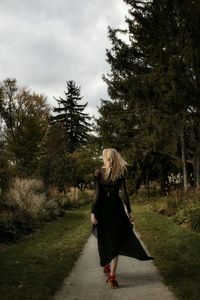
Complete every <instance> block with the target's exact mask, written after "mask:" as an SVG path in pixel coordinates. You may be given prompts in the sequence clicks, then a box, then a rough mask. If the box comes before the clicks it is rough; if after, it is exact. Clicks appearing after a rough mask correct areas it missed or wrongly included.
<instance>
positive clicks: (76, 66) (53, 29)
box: [0, 0, 127, 114]
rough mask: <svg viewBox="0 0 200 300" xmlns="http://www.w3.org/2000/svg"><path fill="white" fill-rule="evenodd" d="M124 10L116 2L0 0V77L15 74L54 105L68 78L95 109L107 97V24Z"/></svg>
mask: <svg viewBox="0 0 200 300" xmlns="http://www.w3.org/2000/svg"><path fill="white" fill-rule="evenodd" d="M125 14H127V7H126V6H125V4H123V1H122V0H109V1H108V0H88V1H86V0H76V1H69V0H48V1H47V0H6V1H5V0H4V1H3V0H1V1H0V28H1V29H0V40H1V48H0V50H1V51H0V65H1V69H0V77H1V78H0V80H3V79H5V78H7V77H15V78H16V79H17V80H18V82H19V84H20V85H23V86H27V87H29V88H31V89H32V90H35V91H36V92H39V93H43V94H45V95H47V96H48V100H49V102H50V103H51V104H52V105H54V104H55V101H54V100H53V96H55V97H58V96H62V95H63V91H64V90H65V83H66V80H69V79H73V80H75V81H76V83H77V84H78V85H79V86H81V94H82V96H84V98H83V99H84V101H85V102H86V101H87V102H88V112H90V113H92V114H94V113H96V111H97V109H96V107H97V106H98V105H99V104H100V101H99V100H100V98H108V95H107V91H106V90H107V88H106V85H105V83H104V82H103V81H102V74H103V73H104V74H106V73H107V72H109V66H108V64H107V63H106V55H105V49H106V48H110V42H109V40H108V38H107V26H108V25H110V26H112V27H119V26H121V25H123V24H124V16H125Z"/></svg>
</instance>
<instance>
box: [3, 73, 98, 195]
mask: <svg viewBox="0 0 200 300" xmlns="http://www.w3.org/2000/svg"><path fill="white" fill-rule="evenodd" d="M81 99H82V97H81V96H80V87H77V86H76V84H75V82H74V81H68V82H67V91H66V92H65V98H62V97H60V98H59V99H56V100H57V106H56V107H53V109H51V107H50V105H49V104H48V103H47V99H46V97H45V96H43V95H39V94H37V93H35V92H31V91H29V90H28V89H25V88H21V87H19V86H18V84H17V81H16V79H6V80H4V81H3V82H1V85H0V117H1V123H0V124H1V127H0V129H1V130H0V142H1V148H0V149H1V150H0V163H1V168H0V178H1V181H0V186H1V191H2V192H3V191H4V190H6V188H7V186H8V184H9V178H10V177H12V176H17V175H18V176H20V177H41V176H42V178H43V179H44V182H45V187H46V191H47V193H48V188H49V186H51V185H54V186H57V187H58V188H59V190H60V191H64V192H65V187H66V186H70V185H74V186H79V185H81V187H82V188H84V185H87V184H88V182H89V179H88V174H89V173H90V172H91V170H92V167H93V165H92V162H91V153H93V155H95V154H94V150H93V149H90V147H85V145H86V144H87V145H88V144H89V143H90V141H91V138H92V135H91V134H90V133H91V128H92V125H91V122H90V119H91V118H90V117H89V116H88V114H87V113H85V112H84V110H85V108H86V106H87V103H85V104H81V103H79V102H80V101H81ZM87 160H88V161H87ZM89 161H90V164H89Z"/></svg>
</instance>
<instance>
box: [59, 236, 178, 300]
mask: <svg viewBox="0 0 200 300" xmlns="http://www.w3.org/2000/svg"><path fill="white" fill-rule="evenodd" d="M134 232H136V231H135V230H134ZM136 234H137V236H139V235H138V233H137V232H136ZM102 269H103V268H102V267H101V266H100V265H99V256H98V251H97V240H96V238H95V237H94V236H93V235H92V234H91V236H90V237H89V239H88V241H87V243H86V244H85V246H84V249H83V251H82V253H81V255H80V257H79V259H78V260H77V262H76V264H75V266H74V268H73V270H72V272H71V274H70V276H69V277H67V278H66V279H65V280H64V282H63V286H62V288H61V290H59V291H58V292H57V293H56V295H55V297H54V299H55V300H64V299H65V300H121V299H123V300H160V299H162V300H176V298H175V297H174V295H173V294H172V293H171V292H170V290H169V289H168V288H167V287H166V286H165V285H164V284H163V282H162V277H161V276H160V274H159V273H158V271H157V269H156V267H155V266H154V264H153V261H139V260H136V259H134V258H131V257H126V256H119V259H118V267H117V273H116V275H117V280H118V283H119V287H118V288H117V289H110V288H109V286H108V284H107V283H106V276H105V275H104V274H103V272H102Z"/></svg>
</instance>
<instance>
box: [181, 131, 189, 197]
mask: <svg viewBox="0 0 200 300" xmlns="http://www.w3.org/2000/svg"><path fill="white" fill-rule="evenodd" d="M181 157H182V163H183V188H184V191H187V188H188V182H187V166H186V149H185V136H184V129H183V128H182V130H181Z"/></svg>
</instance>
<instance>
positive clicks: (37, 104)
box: [0, 79, 49, 176]
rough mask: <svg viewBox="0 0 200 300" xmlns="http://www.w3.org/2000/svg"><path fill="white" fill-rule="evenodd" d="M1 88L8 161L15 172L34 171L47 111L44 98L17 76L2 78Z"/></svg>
mask: <svg viewBox="0 0 200 300" xmlns="http://www.w3.org/2000/svg"><path fill="white" fill-rule="evenodd" d="M0 90H1V93H0V95H1V97H0V116H1V118H2V120H3V122H4V132H5V145H6V153H7V155H8V159H9V162H10V164H12V165H13V166H15V167H16V173H17V174H18V175H23V176H25V175H32V174H36V173H37V170H38V164H39V159H40V155H41V146H42V140H43V136H44V134H45V131H46V128H47V122H48V115H49V107H48V105H47V103H46V98H45V97H44V96H43V95H38V94H36V93H34V92H33V93H32V92H30V91H29V90H27V89H25V88H20V87H19V86H18V85H17V81H16V79H6V80H4V81H3V82H1V84H0Z"/></svg>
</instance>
